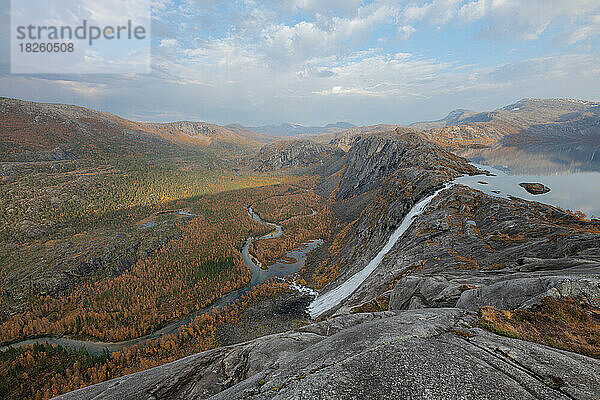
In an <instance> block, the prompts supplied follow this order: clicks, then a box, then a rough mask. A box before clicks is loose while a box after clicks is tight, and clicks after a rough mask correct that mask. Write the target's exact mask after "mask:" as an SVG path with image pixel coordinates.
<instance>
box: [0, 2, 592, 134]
mask: <svg viewBox="0 0 600 400" xmlns="http://www.w3.org/2000/svg"><path fill="white" fill-rule="evenodd" d="M86 1H89V0H86ZM85 4H87V3H85ZM153 10H154V16H153V32H154V38H153V42H154V47H153V49H152V61H153V66H152V74H151V75H150V76H139V75H131V76H110V77H102V76H84V75H82V76H67V77H65V76H63V77H36V78H30V77H10V76H4V77H1V78H0V79H1V81H0V84H1V85H2V86H1V87H2V89H3V90H2V94H3V95H13V96H16V97H25V98H28V97H29V98H35V99H37V100H57V99H58V100H60V99H67V100H68V102H77V103H79V104H82V105H87V106H91V107H97V108H103V109H107V110H110V111H115V112H117V113H120V114H123V115H124V116H137V117H138V118H139V117H140V116H147V118H148V119H153V118H155V119H170V118H178V119H203V120H209V121H213V122H221V123H231V122H242V123H246V124H249V125H259V124H263V123H276V122H284V121H289V120H294V121H302V122H304V123H308V124H312V123H325V122H329V121H332V120H349V121H350V122H354V123H357V124H362V123H376V122H400V123H401V122H411V121H415V120H417V119H433V118H436V117H440V116H442V114H445V113H447V111H449V109H448V108H449V107H450V108H455V107H469V108H475V109H486V108H493V107H495V106H499V105H502V104H505V103H506V104H508V103H511V102H513V101H514V100H517V99H519V98H522V97H547V96H552V97H555V96H561V95H567V96H568V97H593V96H594V95H595V94H594V90H593V89H594V88H595V87H597V86H598V85H599V84H600V72H599V71H598V67H596V66H597V65H600V62H599V61H600V60H599V59H598V56H596V55H595V54H594V52H596V53H597V45H596V44H595V41H594V39H595V38H597V37H598V35H599V34H600V29H599V28H598V26H599V25H600V16H599V15H600V4H599V2H598V1H597V0H595V1H587V0H573V1H572V2H566V1H558V0H545V1H541V0H529V1H527V2H523V1H516V0H411V1H410V2H398V1H394V0H372V1H363V0H360V1H359V0H332V1H331V2H323V1H316V0H263V1H260V0H239V1H236V2H228V1H225V0H153ZM154 27H157V29H154ZM438 27H441V29H440V30H439V31H438V30H437V28H438ZM454 29H458V30H461V29H462V30H464V31H467V30H468V29H470V30H472V32H474V33H469V34H468V35H467V36H468V37H466V38H460V40H462V41H458V42H457V41H456V40H457V39H456V38H455V37H452V40H449V38H448V36H447V35H445V33H450V34H452V33H454V32H453V30H454ZM416 32H418V35H417V34H415V33H416ZM440 32H441V34H440ZM456 36H460V35H456ZM540 38H550V39H556V40H548V41H547V42H544V46H537V45H536V42H535V40H539V39H540ZM482 39H483V41H484V42H483V43H484V44H485V41H487V40H492V41H493V42H494V43H493V45H491V46H490V48H493V49H494V51H489V50H488V48H486V50H485V51H484V50H481V48H482V47H485V45H482V44H481V43H482ZM502 41H507V44H506V46H504V47H506V48H504V47H503V45H502V43H501V42H502ZM499 43H500V44H499ZM473 44H476V46H473V47H474V49H475V50H474V53H473V54H469V55H468V56H469V58H468V59H461V56H454V55H453V50H454V49H457V48H458V49H461V50H462V49H465V48H468V47H469V46H471V45H473ZM528 46H529V47H528ZM545 46H552V48H550V49H547V48H546V47H545ZM586 46H587V47H586ZM440 49H443V50H440ZM532 49H533V50H534V53H535V55H534V54H531V55H530V52H531V50H532ZM477 52H479V53H477ZM462 53H464V51H463V52H461V53H460V54H462ZM131 58H132V59H133V58H134V56H133V55H132V57H131ZM480 60H481V61H480ZM596 96H597V95H596ZM152 116H154V117H152Z"/></svg>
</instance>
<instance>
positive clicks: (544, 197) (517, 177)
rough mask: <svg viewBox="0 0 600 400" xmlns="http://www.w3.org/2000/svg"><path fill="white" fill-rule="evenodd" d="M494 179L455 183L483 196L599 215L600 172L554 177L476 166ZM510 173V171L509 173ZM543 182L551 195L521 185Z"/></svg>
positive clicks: (467, 179) (466, 179)
mask: <svg viewBox="0 0 600 400" xmlns="http://www.w3.org/2000/svg"><path fill="white" fill-rule="evenodd" d="M475 165H476V166H477V167H478V168H480V169H483V170H487V171H489V172H491V173H492V174H494V175H495V176H481V175H479V176H463V177H461V178H458V179H457V180H456V183H459V184H463V185H467V186H469V187H472V188H474V189H477V190H480V191H482V192H484V193H486V194H489V195H492V196H500V197H508V196H514V197H520V198H522V199H525V200H531V201H538V202H540V203H546V204H550V205H553V206H557V207H560V208H562V209H569V210H573V211H582V212H583V213H585V214H586V216H587V217H588V218H597V217H599V216H600V201H599V199H600V172H571V173H565V172H564V171H563V173H562V174H560V175H559V174H554V175H534V174H526V175H521V174H509V173H507V171H506V169H505V170H500V169H498V168H493V167H490V166H487V165H481V164H475ZM509 172H510V171H509ZM523 182H528V183H542V184H544V185H546V186H548V187H549V188H550V192H548V193H545V194H539V195H533V194H530V193H529V192H527V190H525V189H524V188H522V187H521V186H519V184H520V183H523Z"/></svg>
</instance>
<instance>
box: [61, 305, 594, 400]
mask: <svg viewBox="0 0 600 400" xmlns="http://www.w3.org/2000/svg"><path fill="white" fill-rule="evenodd" d="M473 322H474V316H473V314H472V313H469V312H467V311H463V310H459V309H451V308H450V309H449V308H439V309H428V310H414V311H405V312H389V311H388V312H383V313H367V314H357V315H344V316H339V317H337V318H333V319H330V320H328V321H324V322H321V323H317V324H312V325H308V326H305V327H302V328H298V329H296V330H295V331H290V332H286V333H282V334H276V335H271V336H266V337H262V338H259V339H256V340H254V341H251V342H247V343H243V344H239V345H234V346H229V347H224V348H219V349H215V350H210V351H207V352H203V353H199V354H196V355H193V356H190V357H186V358H184V359H181V360H178V361H175V362H172V363H170V364H167V365H164V366H161V367H157V368H153V369H150V370H147V371H143V372H139V373H136V374H133V375H129V376H125V377H122V378H117V379H113V380H111V381H107V382H103V383H100V384H97V385H93V386H90V387H87V388H84V389H80V390H78V391H75V392H71V393H68V394H66V395H63V396H60V397H58V398H59V399H65V400H66V399H76V400H79V399H92V398H94V399H109V398H110V399H123V400H127V399H135V400H138V399H189V398H197V399H206V398H210V399H215V400H216V399H227V400H233V399H332V398H335V399H402V398H415V399H452V398H455V399H456V398H469V399H491V398H502V399H594V398H597V396H598V394H600V383H599V382H598V380H597V376H598V374H600V361H598V360H595V359H592V358H588V357H585V356H582V355H578V354H573V353H569V352H565V351H561V350H556V349H552V348H549V347H546V346H541V345H537V344H532V343H527V342H523V341H520V340H516V339H510V338H505V337H500V336H497V335H494V334H491V333H489V332H486V331H482V330H481V329H478V328H470V326H471V325H472V324H473Z"/></svg>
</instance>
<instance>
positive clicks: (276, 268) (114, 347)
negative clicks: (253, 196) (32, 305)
mask: <svg viewBox="0 0 600 400" xmlns="http://www.w3.org/2000/svg"><path fill="white" fill-rule="evenodd" d="M313 213H314V212H313ZM248 214H249V215H250V217H251V218H252V219H253V220H254V221H256V222H259V223H262V224H265V225H268V226H270V227H271V228H273V230H272V231H271V232H269V233H268V234H266V235H264V236H261V237H259V238H258V239H259V240H264V239H273V238H276V237H279V236H281V235H282V233H283V229H282V228H281V226H279V225H277V224H274V223H271V222H267V221H263V220H262V219H261V218H260V216H259V215H258V214H256V213H255V212H254V211H253V210H252V207H248ZM191 215H194V214H191ZM252 240H253V238H252V237H249V238H248V239H246V242H245V244H244V246H243V247H242V259H243V260H244V263H245V264H246V265H247V266H248V267H249V268H250V271H251V272H252V278H251V280H250V283H248V285H246V286H244V287H243V288H241V289H238V290H235V291H233V292H229V293H227V294H226V295H224V296H223V297H222V298H221V299H219V300H217V301H216V302H215V303H213V304H212V305H211V306H209V307H207V308H205V309H203V310H201V311H199V312H198V313H196V314H194V315H191V316H188V317H186V318H182V319H180V320H178V321H175V322H171V323H170V324H168V325H166V326H164V327H163V328H161V329H158V330H157V331H155V332H153V333H151V334H149V335H145V336H142V337H139V338H136V339H131V340H127V341H123V342H96V341H91V340H78V339H72V338H69V337H65V336H63V337H58V336H43V337H39V338H35V339H27V340H23V341H20V342H16V343H13V344H11V345H9V346H2V347H0V351H5V350H7V349H8V348H9V347H11V346H12V347H19V346H23V345H30V344H35V343H49V344H57V345H61V346H65V347H73V348H77V349H80V348H82V347H83V348H85V349H86V350H87V351H88V353H90V354H96V355H99V354H102V352H103V351H104V349H107V350H108V351H109V352H114V351H120V350H122V349H123V348H125V347H129V346H133V345H138V346H143V345H145V344H146V341H148V340H152V339H156V338H159V337H161V336H164V335H168V334H170V333H174V332H176V331H177V330H178V329H179V328H180V327H182V326H185V325H188V324H189V323H190V322H191V321H192V320H193V319H194V318H195V317H196V316H197V315H200V314H203V313H206V312H210V311H212V310H214V309H215V308H219V307H223V306H225V305H228V304H231V303H232V302H234V301H235V300H237V299H239V298H240V297H242V295H243V294H244V293H246V292H248V291H249V290H250V289H252V288H253V287H254V286H256V285H260V284H262V283H264V282H266V281H268V280H270V279H271V278H273V277H284V276H288V275H291V274H294V273H297V272H298V271H299V270H300V268H301V267H302V265H304V262H305V261H306V256H307V255H308V253H309V252H310V251H311V250H314V249H315V248H316V247H318V246H320V245H321V244H322V243H323V241H322V240H320V239H317V240H311V241H309V242H307V243H304V244H303V245H301V246H300V247H299V248H298V249H296V250H292V251H290V252H288V253H287V254H286V259H288V258H293V259H295V260H296V262H293V263H290V262H282V261H277V262H276V263H275V264H273V265H270V266H268V267H267V268H266V269H263V268H260V267H259V266H258V265H256V263H255V262H254V261H253V260H252V259H253V258H254V257H253V256H252V255H251V254H250V251H249V247H250V242H251V241H252ZM301 289H302V288H300V289H299V290H301Z"/></svg>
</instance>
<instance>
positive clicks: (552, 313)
mask: <svg viewBox="0 0 600 400" xmlns="http://www.w3.org/2000/svg"><path fill="white" fill-rule="evenodd" d="M479 324H480V325H481V326H482V327H484V328H485V329H487V330H490V331H492V332H495V333H497V334H500V335H504V336H509V337H514V338H517V339H522V340H528V341H530V342H536V343H541V344H544V345H548V346H552V347H556V348H559V349H563V350H568V351H573V352H576V353H580V354H584V355H587V356H590V357H594V358H600V310H599V309H597V308H594V307H592V306H590V305H588V304H587V303H584V302H582V301H580V300H578V299H561V300H558V299H554V298H552V297H547V298H544V299H543V300H542V304H541V306H540V307H539V309H537V310H533V311H530V310H515V311H505V310H498V309H496V308H494V307H483V308H481V309H480V310H479Z"/></svg>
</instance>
